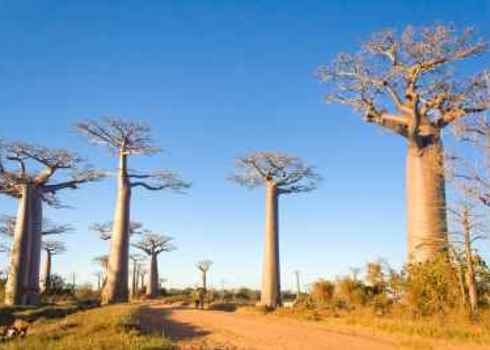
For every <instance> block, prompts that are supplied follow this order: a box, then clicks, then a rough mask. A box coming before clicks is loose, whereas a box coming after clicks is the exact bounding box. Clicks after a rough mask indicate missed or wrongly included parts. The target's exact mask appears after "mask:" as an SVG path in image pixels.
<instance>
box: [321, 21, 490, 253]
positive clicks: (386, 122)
mask: <svg viewBox="0 0 490 350" xmlns="http://www.w3.org/2000/svg"><path fill="white" fill-rule="evenodd" d="M487 48H488V45H487V43H486V42H484V41H482V40H481V39H479V38H477V37H476V35H475V33H474V31H473V30H471V29H465V30H463V31H462V32H458V31H456V30H454V29H453V28H451V27H449V26H444V25H435V26H432V27H425V28H414V27H411V26H409V27H407V28H406V29H405V30H404V32H403V33H402V34H401V35H397V34H396V33H395V32H393V31H391V30H386V31H383V32H380V33H376V34H374V35H373V36H372V37H371V39H370V40H368V41H367V42H366V43H365V44H364V45H363V46H362V49H361V50H360V51H359V52H358V53H356V54H348V53H341V54H339V55H338V56H337V57H336V58H335V59H334V60H333V62H332V63H331V64H330V65H327V66H322V67H320V68H319V70H318V77H319V78H320V79H321V80H322V81H323V82H325V83H327V85H328V87H329V91H328V92H327V96H326V100H327V102H335V103H341V104H345V105H349V106H351V107H352V108H353V109H354V110H355V111H356V112H358V113H359V114H361V115H362V116H363V117H364V120H365V121H366V122H368V123H374V124H377V125H378V126H380V127H382V128H383V129H385V130H387V131H389V132H393V133H395V134H398V135H400V136H402V137H403V138H404V139H405V140H406V142H407V145H408V152H407V163H406V164H407V170H406V190H407V212H408V258H409V261H411V262H422V261H426V260H428V259H431V258H432V257H434V256H435V255H436V254H438V253H439V252H440V251H442V250H443V249H444V248H443V247H445V246H446V243H447V215H446V194H445V173H444V164H443V163H444V162H443V158H444V157H443V156H444V150H443V144H442V139H441V134H442V131H443V130H444V129H445V128H446V127H447V126H448V125H451V124H453V123H454V122H456V121H458V120H460V119H462V118H464V117H467V116H474V115H478V114H481V113H483V112H484V111H486V110H488V109H489V108H490V99H489V98H488V90H487V85H488V81H487V80H486V79H485V75H486V73H485V72H481V73H477V74H476V75H474V76H472V77H469V78H468V79H463V78H462V77H461V75H460V74H456V73H455V70H454V66H455V64H456V63H457V62H459V61H462V60H465V59H469V58H471V57H474V56H477V55H479V54H481V53H483V52H485V51H486V50H487ZM435 241H438V242H440V243H439V244H438V245H434V244H426V242H435Z"/></svg>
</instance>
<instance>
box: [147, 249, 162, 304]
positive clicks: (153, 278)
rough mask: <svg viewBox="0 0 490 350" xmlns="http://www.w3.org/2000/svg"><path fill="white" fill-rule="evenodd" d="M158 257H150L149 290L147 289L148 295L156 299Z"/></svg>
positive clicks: (154, 255) (153, 255)
mask: <svg viewBox="0 0 490 350" xmlns="http://www.w3.org/2000/svg"><path fill="white" fill-rule="evenodd" d="M158 289H159V288H158V257H157V255H156V254H152V255H151V257H150V269H149V273H148V288H146V295H147V296H148V297H150V298H156V297H157V296H158Z"/></svg>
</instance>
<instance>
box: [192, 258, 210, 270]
mask: <svg viewBox="0 0 490 350" xmlns="http://www.w3.org/2000/svg"><path fill="white" fill-rule="evenodd" d="M211 265H213V261H212V260H208V259H206V260H200V261H198V262H197V264H196V267H197V268H198V269H199V270H201V271H202V272H204V273H206V272H208V270H209V268H210V267H211Z"/></svg>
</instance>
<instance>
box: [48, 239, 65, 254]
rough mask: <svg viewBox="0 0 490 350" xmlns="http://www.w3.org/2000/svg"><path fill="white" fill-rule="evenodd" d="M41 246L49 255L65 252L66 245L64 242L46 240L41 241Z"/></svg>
mask: <svg viewBox="0 0 490 350" xmlns="http://www.w3.org/2000/svg"><path fill="white" fill-rule="evenodd" d="M42 248H43V249H44V250H45V251H46V252H47V253H48V254H50V255H60V254H63V253H64V252H66V246H65V243H64V242H61V241H54V240H46V241H43V242H42Z"/></svg>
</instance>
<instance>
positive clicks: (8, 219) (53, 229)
mask: <svg viewBox="0 0 490 350" xmlns="http://www.w3.org/2000/svg"><path fill="white" fill-rule="evenodd" d="M15 224H16V217H15V216H11V215H4V216H3V217H1V218H0V234H3V235H6V236H8V237H13V236H14V234H15ZM71 231H73V227H72V226H71V225H58V224H54V223H53V222H51V220H49V219H44V220H43V223H42V229H41V234H42V235H43V236H49V235H60V234H63V233H66V232H71Z"/></svg>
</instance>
